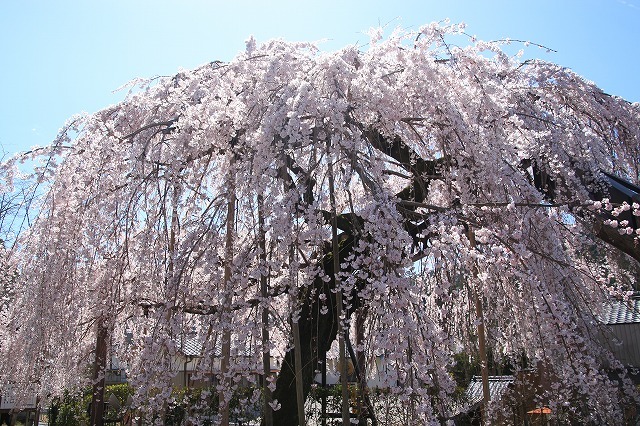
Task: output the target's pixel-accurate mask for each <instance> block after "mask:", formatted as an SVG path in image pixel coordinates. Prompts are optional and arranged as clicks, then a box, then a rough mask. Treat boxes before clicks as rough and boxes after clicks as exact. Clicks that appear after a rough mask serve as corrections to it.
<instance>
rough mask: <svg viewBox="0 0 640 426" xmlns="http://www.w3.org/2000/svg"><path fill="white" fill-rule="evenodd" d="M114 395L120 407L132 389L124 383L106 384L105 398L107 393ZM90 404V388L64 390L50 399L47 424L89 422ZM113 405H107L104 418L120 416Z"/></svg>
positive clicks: (66, 425) (60, 425)
mask: <svg viewBox="0 0 640 426" xmlns="http://www.w3.org/2000/svg"><path fill="white" fill-rule="evenodd" d="M111 394H113V395H115V396H116V398H118V401H119V402H120V405H121V406H122V407H124V406H125V403H126V401H127V398H128V397H129V395H132V394H133V389H132V388H131V386H129V385H128V384H126V383H122V384H116V385H108V386H107V387H106V389H105V400H106V399H107V398H109V395H111ZM90 404H91V388H86V389H81V390H77V391H65V392H64V394H63V395H62V397H58V398H55V399H54V400H53V401H51V405H50V407H49V426H81V425H86V424H89V405H90ZM121 411H122V410H120V412H118V411H117V410H116V409H115V408H114V407H108V409H107V410H106V411H105V418H107V419H115V418H118V417H121V414H122V413H121Z"/></svg>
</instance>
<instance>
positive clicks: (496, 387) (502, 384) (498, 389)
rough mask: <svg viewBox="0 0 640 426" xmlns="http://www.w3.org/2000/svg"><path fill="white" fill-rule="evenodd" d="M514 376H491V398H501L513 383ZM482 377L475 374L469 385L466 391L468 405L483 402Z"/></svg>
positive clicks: (471, 406)
mask: <svg viewBox="0 0 640 426" xmlns="http://www.w3.org/2000/svg"><path fill="white" fill-rule="evenodd" d="M513 380H514V378H513V376H489V396H490V397H491V400H496V399H500V398H501V397H502V394H503V393H504V391H505V390H506V389H507V386H509V384H511V383H513ZM482 397H483V395H482V377H481V376H473V379H472V380H471V383H469V387H468V388H467V390H466V391H465V399H466V401H467V406H468V407H469V408H473V406H475V405H477V404H480V403H481V402H482Z"/></svg>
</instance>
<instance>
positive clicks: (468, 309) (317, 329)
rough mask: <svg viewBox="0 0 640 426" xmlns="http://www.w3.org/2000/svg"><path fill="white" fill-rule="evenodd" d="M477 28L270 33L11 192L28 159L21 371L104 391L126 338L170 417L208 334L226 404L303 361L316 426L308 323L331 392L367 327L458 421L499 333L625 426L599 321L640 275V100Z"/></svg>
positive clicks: (13, 317) (369, 339) (287, 412)
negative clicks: (463, 382) (251, 383)
mask: <svg viewBox="0 0 640 426" xmlns="http://www.w3.org/2000/svg"><path fill="white" fill-rule="evenodd" d="M463 31H464V29H463V27H462V26H459V25H439V24H430V25H426V26H424V27H423V28H420V29H419V30H418V31H410V32H407V31H402V30H398V31H396V32H394V33H393V34H392V35H391V36H389V37H388V38H384V39H383V38H382V37H381V36H380V33H379V32H376V31H372V34H371V41H370V44H369V45H368V46H366V48H360V47H358V46H348V47H345V48H344V49H342V50H339V51H336V52H331V53H326V52H321V51H319V50H318V49H317V47H316V46H315V45H314V44H310V43H290V42H284V41H279V40H275V41H268V42H266V43H263V44H258V43H256V41H255V40H253V39H250V40H249V41H248V42H247V47H246V51H245V52H242V53H240V54H238V56H237V57H236V58H234V59H233V60H232V61H230V62H228V63H220V62H213V63H209V64H205V65H203V66H201V67H199V68H197V69H194V70H189V71H181V72H179V73H178V74H176V75H174V76H171V77H161V78H155V79H151V80H148V81H141V82H136V84H135V86H133V87H132V88H131V92H130V94H129V95H128V96H127V98H126V99H125V100H124V101H122V102H121V103H119V104H117V105H113V106H111V107H109V108H106V109H104V110H102V111H99V112H97V113H95V114H88V115H82V116H78V117H74V118H73V119H72V120H70V121H69V123H67V125H66V126H65V127H64V128H63V129H62V130H61V133H60V135H59V137H58V138H57V139H56V140H55V141H54V142H53V143H52V144H51V145H50V146H48V147H46V148H42V149H39V150H35V151H33V152H31V153H28V154H23V155H22V156H19V157H17V158H16V159H13V160H11V161H9V162H7V163H6V164H5V165H4V168H3V171H4V176H5V177H6V181H7V185H6V186H5V191H8V190H9V189H7V188H10V187H11V186H10V185H11V178H12V177H13V176H15V175H16V171H15V168H16V167H17V164H18V163H17V162H18V160H24V159H25V158H27V159H29V160H35V161H40V163H37V164H38V165H37V167H35V168H34V175H33V176H34V178H35V179H36V180H37V182H38V184H40V185H42V186H41V187H40V188H45V189H43V190H40V191H38V197H39V198H38V203H37V204H35V203H34V205H32V206H31V208H32V211H31V214H34V212H35V217H33V218H32V220H31V222H30V226H29V227H28V228H27V229H25V230H24V231H23V232H21V233H20V234H19V235H18V236H17V238H16V240H15V243H14V244H13V245H12V246H11V247H7V254H6V259H7V260H6V263H7V264H8V265H10V266H11V267H12V268H14V269H15V271H17V272H16V274H15V275H13V274H12V275H11V276H12V281H11V287H12V288H11V294H12V302H11V303H9V304H7V305H6V306H4V307H3V310H2V335H1V337H2V341H3V344H2V349H1V351H2V354H1V356H0V372H1V373H0V374H1V377H2V380H3V381H5V382H6V381H14V382H18V383H36V384H37V386H38V387H39V388H38V389H39V391H40V393H41V395H42V396H43V397H44V396H47V395H50V394H60V393H61V392H62V391H63V389H65V388H67V387H69V386H71V385H76V384H81V383H85V384H86V383H87V381H86V380H87V374H85V371H86V370H87V366H88V365H90V364H91V363H92V362H93V352H95V342H96V333H100V329H101V328H103V329H104V330H107V335H108V341H109V347H110V351H112V352H113V354H114V355H116V356H117V357H118V358H119V359H121V360H122V361H123V362H126V363H127V365H128V374H129V377H130V381H131V383H132V385H133V387H134V389H135V391H136V396H135V398H134V401H135V403H136V404H137V405H139V406H143V407H145V408H146V409H147V410H148V411H149V412H152V413H154V412H155V413H160V412H162V410H164V409H166V404H167V401H168V400H169V398H170V385H171V376H172V374H173V373H172V372H171V369H170V368H169V366H170V363H171V359H172V357H173V356H174V355H175V354H176V353H178V352H179V351H180V350H181V348H182V346H183V345H184V343H185V341H186V340H195V341H197V342H198V343H199V344H200V345H201V347H202V358H201V361H200V363H199V364H198V368H199V370H200V371H201V374H202V377H209V376H207V375H211V374H213V375H214V376H215V375H217V382H218V383H220V388H219V390H220V391H221V395H225V393H224V392H225V390H226V391H228V393H227V394H226V395H229V394H230V392H232V391H233V389H234V388H235V387H237V386H238V383H240V379H241V378H247V379H248V380H253V379H252V377H253V375H254V373H255V372H256V371H259V372H261V371H263V370H262V368H263V367H262V365H263V364H261V362H262V356H263V354H264V353H269V354H271V355H274V356H277V357H279V358H282V359H284V361H283V364H282V368H281V369H280V371H279V373H278V377H277V379H275V380H274V381H273V382H272V383H271V388H272V390H273V401H271V407H273V408H274V409H275V411H274V412H273V416H274V419H280V420H279V421H281V422H282V423H277V421H276V424H290V423H291V422H295V420H296V419H297V414H296V412H295V407H296V401H295V398H293V399H291V395H293V394H294V393H293V392H292V391H291V389H295V383H294V381H293V379H292V378H293V377H294V376H295V375H296V372H295V370H294V369H293V367H290V366H291V365H293V359H294V358H293V357H294V354H295V350H294V347H296V345H294V341H293V336H294V325H295V328H299V334H300V337H299V338H300V344H299V345H297V347H298V348H300V349H299V350H300V352H301V353H299V355H301V360H302V363H303V369H302V375H303V380H302V382H303V383H304V388H305V392H304V394H305V395H307V394H308V392H309V389H310V387H311V383H312V378H313V376H314V375H315V373H316V370H317V369H318V368H319V367H318V362H319V361H320V360H321V359H322V357H323V356H324V354H325V353H326V352H327V351H328V350H329V349H330V347H331V344H332V342H333V341H334V340H335V339H336V338H337V337H340V336H343V337H345V338H346V339H347V343H349V340H351V341H353V342H354V343H355V342H356V341H358V344H357V345H355V346H356V351H357V352H358V353H361V354H363V356H364V358H366V359H373V358H375V357H384V360H385V363H386V364H387V365H388V366H390V368H389V369H388V374H387V376H386V377H385V381H386V382H385V383H386V387H387V388H388V389H389V391H390V392H391V393H392V394H393V395H395V396H397V398H398V400H399V401H410V404H406V406H407V407H410V408H411V410H412V414H411V415H412V417H413V419H414V421H415V422H417V423H424V424H430V423H434V424H439V422H440V421H442V419H445V418H447V417H448V416H450V414H451V407H452V406H453V405H454V403H453V399H452V395H453V393H454V389H455V383H454V381H453V379H452V376H451V374H450V367H451V365H452V363H453V360H454V355H455V354H457V353H460V352H467V353H476V351H477V348H476V347H477V344H478V336H477V328H476V326H477V325H478V324H480V323H481V324H483V325H484V327H485V330H486V340H487V346H489V347H490V348H491V350H492V351H493V353H494V354H497V355H495V356H498V355H499V356H500V357H503V358H504V359H508V360H510V362H511V363H512V364H513V365H514V366H515V367H514V368H516V369H524V368H526V367H531V366H535V365H536V363H540V364H543V365H544V366H545V371H548V373H549V377H550V378H551V379H550V380H552V382H553V385H552V386H551V387H550V388H549V389H548V390H547V391H546V394H545V395H544V396H541V398H543V399H544V401H545V403H547V404H548V405H549V406H550V408H551V409H552V412H553V413H554V415H557V416H560V417H562V416H573V417H571V418H574V417H575V418H583V419H586V420H589V419H590V420H592V421H613V420H616V419H617V420H619V419H620V418H621V416H622V411H623V409H624V406H625V404H627V403H629V401H630V400H633V399H634V398H636V397H637V395H635V391H634V390H633V389H632V387H630V386H629V381H628V379H626V378H625V376H624V369H623V366H622V365H621V364H620V362H619V361H617V360H615V359H614V357H613V356H612V354H611V352H610V351H609V348H607V347H606V345H603V344H602V342H601V341H600V340H599V339H598V336H599V335H602V333H607V331H606V329H605V328H604V327H603V326H602V324H601V320H600V316H599V315H600V314H601V311H602V308H603V306H604V304H605V302H606V301H607V300H608V299H609V298H611V297H617V298H624V297H626V296H627V294H628V291H631V290H633V286H634V285H635V283H636V276H635V274H634V273H633V272H630V271H633V269H632V266H633V265H635V264H636V262H637V259H639V258H640V257H639V256H638V251H637V248H636V245H635V241H636V231H637V229H636V228H635V227H634V226H633V224H632V223H630V221H628V220H627V221H622V220H615V218H613V217H612V216H611V215H612V214H616V213H619V212H622V211H628V212H629V213H633V214H635V215H637V214H638V213H639V212H638V209H639V207H638V205H626V206H625V205H618V204H613V205H612V204H611V202H610V200H608V199H607V197H608V195H607V193H606V190H605V189H603V188H604V187H603V174H602V173H603V172H607V173H610V174H613V175H616V176H619V177H622V178H624V179H626V180H628V181H630V182H632V183H636V184H637V183H638V180H639V179H640V170H639V166H640V151H639V149H640V148H639V147H640V106H639V105H638V104H631V103H628V102H626V101H624V100H623V99H620V98H617V97H615V96H611V95H608V94H605V93H603V92H602V91H601V90H600V89H598V88H597V87H596V86H595V85H594V84H593V83H591V82H588V81H585V80H584V79H583V78H581V77H580V76H578V75H576V74H574V73H573V72H572V71H571V70H569V69H566V68H563V67H562V66H559V65H556V64H552V63H548V62H542V61H538V60H526V61H521V60H520V56H519V54H515V55H511V54H508V53H505V51H503V50H502V49H503V48H504V44H505V42H483V41H478V40H475V39H473V38H470V37H468V36H466V35H465V34H464V32H463ZM509 48H510V47H509ZM43 184H44V185H43ZM603 198H604V200H603ZM602 212H604V213H602ZM603 214H606V215H609V216H607V217H609V219H608V220H606V221H603V217H605V216H603ZM602 229H605V230H607V231H613V235H614V236H615V235H618V236H619V239H623V240H624V241H626V243H625V245H624V247H626V249H625V248H623V249H622V250H621V249H620V247H621V245H620V244H618V245H617V246H615V247H614V246H612V245H611V244H608V242H607V241H606V238H605V239H602V238H598V237H597V235H598V232H601V231H599V230H602ZM609 234H611V232H609ZM616 238H618V237H616ZM613 239H614V240H615V238H613ZM610 240H611V238H610ZM609 242H611V241H609ZM334 243H335V244H334ZM630 265H631V266H630ZM336 268H338V269H339V270H336ZM478 304H479V305H480V306H481V307H483V308H484V310H480V311H478V310H477V307H478ZM265 312H266V313H267V315H266V316H265V315H263V314H264V313H265ZM479 312H480V314H479ZM479 315H481V316H479ZM356 317H357V318H359V321H360V322H361V324H360V328H361V330H360V331H357V330H356V322H358V321H356ZM340 330H346V332H345V333H342V332H341V331H340ZM265 331H266V332H267V334H268V340H266V339H265V334H264V332H265ZM356 334H357V335H359V336H360V338H358V336H356ZM131 336H132V337H131ZM349 336H351V338H349ZM225 347H226V349H225ZM225 350H226V354H225ZM220 357H222V358H223V359H225V360H226V361H225V362H223V365H219V364H218V363H217V362H218V361H216V359H220ZM256 369H257V370H256ZM611 371H617V372H619V373H620V379H612V378H611V377H610V375H609V372H611ZM621 383H622V385H621ZM621 386H622V389H624V390H623V391H621V390H620V389H621ZM292 407H293V408H292ZM278 416H281V417H278ZM288 422H289V423H288Z"/></svg>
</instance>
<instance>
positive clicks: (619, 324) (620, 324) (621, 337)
mask: <svg viewBox="0 0 640 426" xmlns="http://www.w3.org/2000/svg"><path fill="white" fill-rule="evenodd" d="M601 319H602V322H603V323H604V324H606V325H608V326H609V328H610V329H611V333H612V336H604V337H603V339H602V341H603V344H606V345H607V346H608V347H609V349H611V351H612V352H613V353H614V354H615V355H616V357H617V358H618V359H619V360H620V361H621V362H622V363H623V364H624V365H625V366H626V367H628V368H640V294H636V295H634V296H633V297H632V298H630V299H629V300H626V301H625V300H612V301H610V302H609V303H608V304H607V305H605V307H604V310H603V313H602V317H601ZM612 337H613V338H612Z"/></svg>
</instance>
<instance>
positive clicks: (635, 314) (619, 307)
mask: <svg viewBox="0 0 640 426" xmlns="http://www.w3.org/2000/svg"><path fill="white" fill-rule="evenodd" d="M602 322H604V323H605V324H609V325H612V324H633V323H640V298H637V297H634V298H632V299H629V300H628V301H623V300H612V301H611V302H609V303H607V304H606V305H605V306H604V309H603V313H602Z"/></svg>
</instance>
